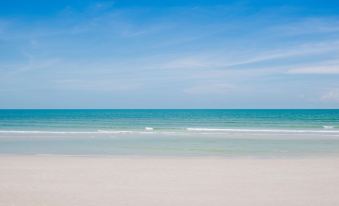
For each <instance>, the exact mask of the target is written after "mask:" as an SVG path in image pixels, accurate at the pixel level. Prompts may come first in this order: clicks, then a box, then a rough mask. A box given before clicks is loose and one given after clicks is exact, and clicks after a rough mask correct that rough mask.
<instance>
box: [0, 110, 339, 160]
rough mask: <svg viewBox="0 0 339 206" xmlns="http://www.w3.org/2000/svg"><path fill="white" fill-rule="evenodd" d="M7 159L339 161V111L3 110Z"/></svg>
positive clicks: (1, 134)
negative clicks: (15, 156)
mask: <svg viewBox="0 0 339 206" xmlns="http://www.w3.org/2000/svg"><path fill="white" fill-rule="evenodd" d="M0 153H2V154H70V155H92V154H104V155H106V154H108V155H222V156H238V155H245V156H257V155H260V156H261V155H262V156H267V155H269V156H272V155H274V156H276V155H278V156H280V155H283V156H285V155H321V154H326V155H328V154H339V110H0Z"/></svg>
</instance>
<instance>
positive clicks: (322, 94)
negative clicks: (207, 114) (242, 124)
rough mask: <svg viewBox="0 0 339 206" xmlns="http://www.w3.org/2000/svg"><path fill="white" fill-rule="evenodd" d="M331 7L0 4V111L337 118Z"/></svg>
mask: <svg viewBox="0 0 339 206" xmlns="http://www.w3.org/2000/svg"><path fill="white" fill-rule="evenodd" d="M338 8H339V1H330V0H329V1H320V0H319V1H312V0H309V1H306V0H299V1H295V0H293V1H292V0H284V1H281V0H272V1H265V0H258V1H249V0H247V1H245V0H244V1H226V0H224V1H220V0H219V1H218V0H209V1H202V0H200V1H199V0H196V1H193V0H180V1H179V0H172V1H166V0H162V1H160V0H135V1H131V0H115V1H94V0H73V1H71V0H68V1H66V0H59V1H47V0H46V1H43V0H30V1H26V0H0V108H3V109H6V108H192V109H195V108H230V109H233V108H234V109H240V108H339V9H338Z"/></svg>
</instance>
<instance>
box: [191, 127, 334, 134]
mask: <svg viewBox="0 0 339 206" xmlns="http://www.w3.org/2000/svg"><path fill="white" fill-rule="evenodd" d="M186 130H187V131H192V132H268V133H338V134H339V130H330V131H328V130H297V129H226V128H186Z"/></svg>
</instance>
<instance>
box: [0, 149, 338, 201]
mask: <svg viewBox="0 0 339 206" xmlns="http://www.w3.org/2000/svg"><path fill="white" fill-rule="evenodd" d="M338 188H339V158H336V157H322V158H310V157H308V158H289V159H278V158H275V159H259V158H258V159H255V158H213V157H194V158H179V157H114V156H112V157H103V156H102V157H100V156H93V157H75V156H58V155H54V156H53V155H51V156H34V155H31V156H29V155H26V156H25V155H24V156H14V155H11V156H5V155H2V156H0V205H1V206H19V205H20V206H22V205H25V206H40V205H48V206H63V205H82V206H87V205H88V206H89V205H101V206H103V205H114V206H120V205H140V206H143V205H144V206H153V205H154V206H159V205H168V206H170V205H171V206H173V205H183V206H189V205H192V206H193V205H194V206H198V205H204V206H205V205H213V206H217V205H220V206H221V205H222V206H224V205H233V206H244V205H252V206H253V205H258V206H259V205H275V206H278V205H284V206H287V205H288V206H312V205H314V206H319V205H321V206H334V205H339V195H338Z"/></svg>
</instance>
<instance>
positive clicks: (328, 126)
mask: <svg viewBox="0 0 339 206" xmlns="http://www.w3.org/2000/svg"><path fill="white" fill-rule="evenodd" d="M323 128H324V129H334V126H332V125H324V126H323Z"/></svg>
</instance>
